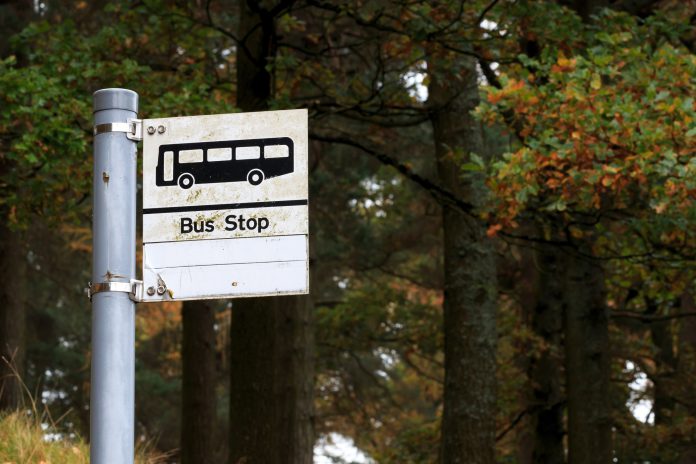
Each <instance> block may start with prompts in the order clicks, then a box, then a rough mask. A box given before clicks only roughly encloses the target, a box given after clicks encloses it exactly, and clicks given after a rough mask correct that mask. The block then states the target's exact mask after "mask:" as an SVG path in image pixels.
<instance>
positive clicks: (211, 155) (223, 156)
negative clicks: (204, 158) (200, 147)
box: [208, 147, 232, 161]
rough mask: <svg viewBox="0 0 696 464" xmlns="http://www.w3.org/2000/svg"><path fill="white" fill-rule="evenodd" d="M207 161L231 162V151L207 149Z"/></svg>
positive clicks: (227, 148) (229, 149) (226, 148)
mask: <svg viewBox="0 0 696 464" xmlns="http://www.w3.org/2000/svg"><path fill="white" fill-rule="evenodd" d="M208 161H232V149H231V148H229V147H225V148H208Z"/></svg>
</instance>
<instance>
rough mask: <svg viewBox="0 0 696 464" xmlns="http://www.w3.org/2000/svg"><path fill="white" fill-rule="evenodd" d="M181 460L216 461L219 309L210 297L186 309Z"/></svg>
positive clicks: (203, 463) (186, 463)
mask: <svg viewBox="0 0 696 464" xmlns="http://www.w3.org/2000/svg"><path fill="white" fill-rule="evenodd" d="M181 313H182V325H183V332H184V333H183V339H182V343H181V361H182V370H183V372H182V385H181V393H182V395H181V396H182V399H181V409H182V411H181V464H213V463H215V448H216V445H215V432H216V429H217V428H216V427H215V425H216V422H217V421H216V407H215V405H216V402H215V384H216V375H215V309H214V308H213V305H212V304H211V302H210V301H208V300H200V301H186V302H184V304H183V307H182V310H181Z"/></svg>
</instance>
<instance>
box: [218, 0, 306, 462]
mask: <svg viewBox="0 0 696 464" xmlns="http://www.w3.org/2000/svg"><path fill="white" fill-rule="evenodd" d="M292 3H293V2H292V1H282V2H280V3H279V4H278V5H279V6H277V7H276V6H273V5H272V6H268V7H266V5H267V4H263V6H262V5H261V4H260V2H255V1H248V2H241V5H240V22H239V37H244V38H245V40H244V42H243V43H242V44H240V46H239V47H238V53H237V106H239V107H240V108H241V109H242V110H244V111H261V110H265V109H268V106H269V102H270V99H271V98H272V96H273V90H274V89H273V75H272V73H271V72H270V71H269V70H268V68H267V65H268V64H269V63H268V61H269V60H270V59H273V58H274V57H275V54H276V50H277V40H278V39H277V35H276V31H275V18H276V17H277V15H279V14H281V13H282V11H283V9H284V8H287V7H289V6H290V5H291V4H292ZM312 311H313V308H312V304H311V300H310V298H309V296H284V297H266V298H249V299H241V300H236V301H235V303H234V306H233V309H232V323H231V326H230V347H231V354H230V380H231V382H230V461H229V462H230V463H231V464H242V463H245V464H256V463H258V464H280V463H292V464H310V463H311V462H312V460H313V446H314V433H313V388H314V371H313V361H314V360H313V347H314V345H313V333H312Z"/></svg>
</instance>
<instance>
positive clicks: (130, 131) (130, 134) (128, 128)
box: [94, 118, 143, 142]
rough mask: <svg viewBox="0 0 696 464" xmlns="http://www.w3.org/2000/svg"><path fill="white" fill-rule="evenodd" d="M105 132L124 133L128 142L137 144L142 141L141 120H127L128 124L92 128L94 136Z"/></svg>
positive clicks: (110, 124) (113, 123) (111, 123)
mask: <svg viewBox="0 0 696 464" xmlns="http://www.w3.org/2000/svg"><path fill="white" fill-rule="evenodd" d="M107 132H125V133H126V137H127V138H128V139H129V140H134V141H136V142H139V141H141V140H142V139H143V120H142V119H135V118H128V122H110V123H106V124H97V125H96V126H94V135H99V134H105V133H107Z"/></svg>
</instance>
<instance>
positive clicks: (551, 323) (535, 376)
mask: <svg viewBox="0 0 696 464" xmlns="http://www.w3.org/2000/svg"><path fill="white" fill-rule="evenodd" d="M534 257H535V261H536V262H535V263H534V264H535V266H534V267H535V268H536V269H537V272H534V274H536V282H535V283H534V288H535V290H536V292H535V293H536V299H534V300H532V301H530V303H531V304H532V305H533V307H532V308H531V312H532V314H531V326H532V330H533V332H534V334H535V335H536V336H537V337H538V339H539V341H541V342H542V345H541V351H540V352H539V353H536V352H535V353H534V355H533V356H532V359H531V361H530V365H529V370H528V376H529V380H530V383H531V391H530V401H529V410H530V411H531V412H530V419H531V423H532V427H533V428H534V434H533V436H534V439H533V445H532V451H531V460H530V461H529V462H530V463H534V464H563V463H564V462H565V449H564V446H563V437H564V435H565V431H564V425H563V412H564V408H565V399H564V397H563V386H562V377H561V372H562V371H563V342H562V337H563V288H562V285H561V282H562V281H561V280H560V279H559V277H558V276H559V275H562V274H563V270H564V268H565V266H564V264H565V262H564V261H565V256H564V255H563V254H562V253H561V252H560V250H558V249H557V248H552V247H544V248H541V249H539V250H537V251H535V252H534ZM527 301H529V300H527Z"/></svg>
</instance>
